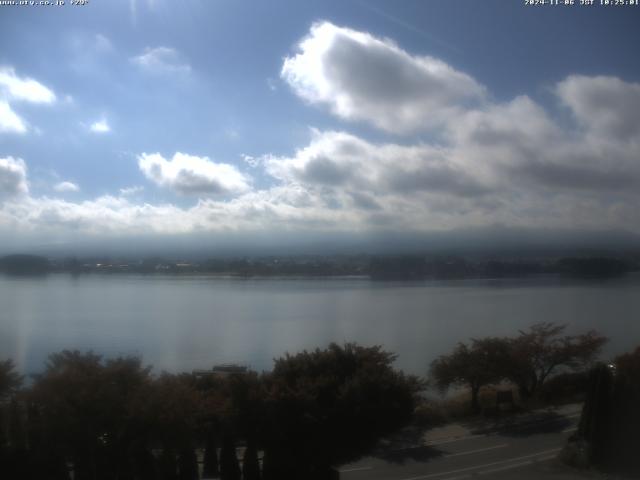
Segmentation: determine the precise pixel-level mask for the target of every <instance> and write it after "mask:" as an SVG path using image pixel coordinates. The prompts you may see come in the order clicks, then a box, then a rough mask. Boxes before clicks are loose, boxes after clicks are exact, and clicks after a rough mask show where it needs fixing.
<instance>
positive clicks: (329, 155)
mask: <svg viewBox="0 0 640 480" xmlns="http://www.w3.org/2000/svg"><path fill="white" fill-rule="evenodd" d="M265 164H266V166H267V171H268V172H269V173H270V174H271V175H273V176H274V177H276V178H279V179H281V180H283V181H287V182H295V183H301V184H304V185H306V186H308V187H309V188H321V189H324V190H327V189H333V190H336V189H340V190H344V191H346V192H349V195H351V196H352V197H353V193H358V192H359V193H364V194H367V193H368V194H371V195H375V196H377V197H378V198H381V199H382V198H384V197H385V196H387V195H396V194H402V195H405V196H410V195H411V194H412V193H415V192H432V193H433V192H436V193H440V194H448V195H453V196H462V197H473V196H479V195H483V194H484V193H486V191H487V189H488V187H487V186H485V185H483V184H482V183H481V182H480V181H478V180H477V179H476V178H475V177H474V176H472V175H470V173H471V172H469V171H466V170H465V169H464V168H462V166H461V165H458V164H457V163H456V160H455V158H452V155H451V152H450V150H448V149H444V148H440V147H433V146H429V145H416V146H402V145H396V144H372V143H369V142H367V141H365V140H362V139H360V138H358V137H355V136H353V135H350V134H347V133H344V132H315V134H314V138H313V140H312V142H311V144H310V145H309V146H307V147H305V148H303V149H301V150H298V151H297V152H296V155H295V156H294V157H291V158H286V157H285V158H282V157H280V158H279V157H270V158H268V159H267V160H266V161H265ZM356 196H357V197H358V198H360V199H362V198H363V197H362V196H358V195H356Z"/></svg>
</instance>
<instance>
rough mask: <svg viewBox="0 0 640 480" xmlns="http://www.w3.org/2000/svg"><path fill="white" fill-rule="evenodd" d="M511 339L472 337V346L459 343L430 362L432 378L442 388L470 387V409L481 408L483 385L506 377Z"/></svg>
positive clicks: (475, 410) (443, 389)
mask: <svg viewBox="0 0 640 480" xmlns="http://www.w3.org/2000/svg"><path fill="white" fill-rule="evenodd" d="M507 354H508V342H507V341H506V340H505V339H503V338H496V337H489V338H482V339H475V338H474V339H471V345H466V344H464V343H458V345H457V346H456V348H455V349H454V350H453V352H451V353H450V354H449V355H441V356H440V357H438V358H437V359H436V360H434V361H433V362H432V363H431V372H430V373H431V378H432V380H433V381H434V383H435V385H436V386H437V387H438V389H440V390H441V391H446V390H447V389H448V388H449V387H450V386H451V385H460V386H467V387H469V390H470V391H471V409H472V410H473V411H474V412H477V411H479V410H480V403H479V399H478V395H479V393H480V388H482V387H483V386H485V385H489V384H491V383H496V382H499V381H500V380H501V379H502V378H503V371H504V367H503V364H504V362H505V361H506V360H507Z"/></svg>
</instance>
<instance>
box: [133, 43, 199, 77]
mask: <svg viewBox="0 0 640 480" xmlns="http://www.w3.org/2000/svg"><path fill="white" fill-rule="evenodd" d="M131 61H132V62H133V63H134V64H136V65H138V66H139V67H140V68H142V69H144V70H146V71H149V72H153V73H166V72H173V73H188V72H190V71H191V66H190V65H189V63H187V61H186V60H185V59H184V58H183V56H182V55H181V54H180V52H178V51H177V50H176V49H175V48H170V47H155V48H151V47H147V48H146V49H145V50H144V52H143V53H141V54H140V55H138V56H136V57H133V58H132V59H131Z"/></svg>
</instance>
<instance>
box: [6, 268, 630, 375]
mask: <svg viewBox="0 0 640 480" xmlns="http://www.w3.org/2000/svg"><path fill="white" fill-rule="evenodd" d="M639 314H640V276H639V275H637V274H634V275H630V276H627V277H625V278H620V279H615V280H606V281H602V280H600V281H596V280H594V281H580V280H567V279H561V278H558V277H553V276H550V277H536V278H525V279H509V280H477V279H474V280H456V281H424V282H377V281H376V282H373V281H370V280H368V279H366V278H326V279H311V278H304V279H281V278H261V279H238V278H221V277H207V276H170V275H166V276H163V275H149V276H143V275H99V274H91V275H85V276H77V277H74V276H71V275H67V274H53V275H48V276H44V277H36V278H34V277H7V276H2V275H0V359H2V358H6V357H11V358H13V359H14V361H15V362H16V363H17V365H18V367H19V369H20V370H21V371H22V372H25V373H32V372H37V371H40V370H42V368H43V365H44V362H45V360H46V357H47V355H48V354H50V353H52V352H56V351H59V350H62V349H81V350H87V349H93V350H94V351H95V352H98V353H101V354H105V355H120V354H123V355H140V356H142V357H143V359H144V361H145V363H147V364H152V365H154V367H155V369H156V371H159V370H162V369H164V370H168V371H173V372H176V371H189V370H191V369H194V368H210V367H211V366H213V365H214V364H219V363H229V362H234V363H243V364H247V365H249V366H250V367H251V368H254V369H257V370H268V369H270V368H271V366H272V363H273V358H274V357H278V356H281V355H283V354H284V353H285V352H291V353H295V352H298V351H300V350H303V349H313V348H315V347H324V346H326V345H327V344H328V343H329V342H332V341H335V342H339V343H342V342H348V341H355V342H358V343H360V344H362V345H377V344H380V345H383V346H384V348H386V349H388V350H390V351H393V352H396V353H397V354H398V360H397V362H396V363H397V366H398V367H400V368H403V369H405V370H406V371H408V372H411V373H416V374H425V373H426V372H427V369H428V366H429V363H430V362H431V360H433V359H434V358H435V357H436V356H438V355H440V354H443V353H447V352H448V351H449V350H451V348H452V347H453V346H455V344H456V342H458V341H463V340H467V339H468V338H470V337H481V336H486V335H515V334H517V332H518V330H519V329H523V328H526V327H528V326H529V325H531V324H532V323H535V322H538V321H551V322H559V323H566V324H568V325H569V327H568V331H569V332H571V333H577V332H581V331H584V330H587V329H591V328H595V329H597V330H599V331H600V332H601V333H603V334H605V335H607V336H609V337H610V339H611V341H610V342H609V344H608V345H607V346H606V348H605V351H604V356H605V357H608V356H611V355H614V354H617V353H621V352H623V351H627V350H630V349H631V348H633V347H635V346H636V345H638V344H640V315H639Z"/></svg>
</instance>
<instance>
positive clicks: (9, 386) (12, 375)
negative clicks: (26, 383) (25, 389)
mask: <svg viewBox="0 0 640 480" xmlns="http://www.w3.org/2000/svg"><path fill="white" fill-rule="evenodd" d="M15 368H16V367H15V365H14V364H13V361H12V360H4V361H2V362H0V404H2V403H4V402H5V401H6V400H7V399H8V398H10V397H11V396H13V395H14V394H15V393H16V391H17V390H18V389H19V388H20V386H21V385H22V380H23V377H22V376H21V375H19V374H18V373H17V372H16V371H15Z"/></svg>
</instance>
